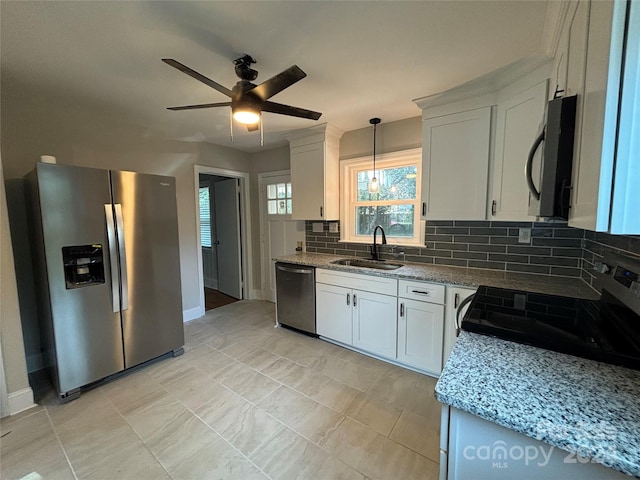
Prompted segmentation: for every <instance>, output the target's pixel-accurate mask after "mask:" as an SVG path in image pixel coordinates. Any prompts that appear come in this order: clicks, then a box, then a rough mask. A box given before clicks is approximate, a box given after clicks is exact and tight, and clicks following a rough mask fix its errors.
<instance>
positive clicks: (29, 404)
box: [7, 387, 36, 415]
mask: <svg viewBox="0 0 640 480" xmlns="http://www.w3.org/2000/svg"><path fill="white" fill-rule="evenodd" d="M7 400H8V403H9V415H15V414H17V413H20V412H24V411H25V410H28V409H30V408H33V407H35V406H36V404H35V403H33V390H31V387H27V388H23V389H21V390H17V391H15V392H11V393H10V394H9V395H8V396H7Z"/></svg>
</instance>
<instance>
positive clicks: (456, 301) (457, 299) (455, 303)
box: [453, 293, 460, 308]
mask: <svg viewBox="0 0 640 480" xmlns="http://www.w3.org/2000/svg"><path fill="white" fill-rule="evenodd" d="M459 304H460V294H459V293H456V294H455V295H454V296H453V308H458V305H459Z"/></svg>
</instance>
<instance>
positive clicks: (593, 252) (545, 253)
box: [306, 220, 640, 284]
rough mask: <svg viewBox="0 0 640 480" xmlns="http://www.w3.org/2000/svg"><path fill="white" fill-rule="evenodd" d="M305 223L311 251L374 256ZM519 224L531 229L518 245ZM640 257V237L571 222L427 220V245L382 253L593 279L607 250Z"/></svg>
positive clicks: (432, 261) (364, 248) (389, 256)
mask: <svg viewBox="0 0 640 480" xmlns="http://www.w3.org/2000/svg"><path fill="white" fill-rule="evenodd" d="M311 224H312V222H306V248H307V251H308V252H318V253H330V254H334V255H344V256H357V257H369V256H370V253H369V245H364V244H359V243H343V242H339V240H340V234H339V233H330V232H329V222H324V231H323V232H322V233H319V232H317V233H314V232H313V231H312V228H311ZM520 228H530V229H531V240H530V242H529V243H519V241H518V235H519V230H520ZM608 249H609V250H613V251H618V252H622V253H626V254H635V255H640V237H629V236H618V235H608V234H601V233H594V232H590V231H585V230H582V229H579V228H571V227H569V226H567V223H566V222H497V221H457V220H456V221H427V223H426V228H425V245H424V247H400V246H393V245H386V246H384V247H382V248H381V249H380V251H381V252H382V255H381V257H382V258H385V259H397V260H404V261H407V262H416V263H430V264H437V265H450V266H460V267H473V268H485V269H490V270H503V271H509V272H526V273H536V274H541V275H557V276H563V277H581V278H583V279H584V280H585V281H586V282H587V283H589V284H592V283H593V277H594V275H593V274H592V273H591V271H592V267H593V262H595V261H598V259H601V258H602V255H603V253H604V252H605V251H606V250H608Z"/></svg>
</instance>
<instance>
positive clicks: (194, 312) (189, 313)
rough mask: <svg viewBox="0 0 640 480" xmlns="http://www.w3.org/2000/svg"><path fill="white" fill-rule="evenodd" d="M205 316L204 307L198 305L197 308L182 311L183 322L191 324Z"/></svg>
mask: <svg viewBox="0 0 640 480" xmlns="http://www.w3.org/2000/svg"><path fill="white" fill-rule="evenodd" d="M203 315H204V307H203V306H201V305H198V306H197V307H193V308H189V309H187V310H183V311H182V322H183V323H186V322H190V321H191V320H195V319H196V318H200V317H201V316H203Z"/></svg>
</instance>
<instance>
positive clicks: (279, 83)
mask: <svg viewBox="0 0 640 480" xmlns="http://www.w3.org/2000/svg"><path fill="white" fill-rule="evenodd" d="M306 76H307V74H306V73H304V72H303V71H302V69H301V68H300V67H298V66H297V65H293V66H291V67H289V68H287V69H286V70H285V71H283V72H280V73H279V74H278V75H276V76H274V77H271V78H270V79H269V80H265V81H264V82H262V83H261V84H260V85H258V86H257V87H255V88H254V89H252V90H251V92H252V93H255V94H256V95H257V96H258V97H260V98H261V99H262V100H267V99H268V98H271V97H273V96H274V95H275V94H276V93H279V92H281V91H282V90H284V89H285V88H287V87H290V86H291V85H293V84H294V83H296V82H297V81H299V80H302V79H303V78H304V77H306Z"/></svg>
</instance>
